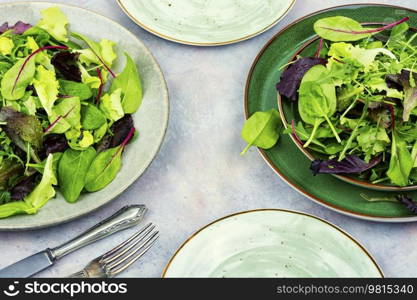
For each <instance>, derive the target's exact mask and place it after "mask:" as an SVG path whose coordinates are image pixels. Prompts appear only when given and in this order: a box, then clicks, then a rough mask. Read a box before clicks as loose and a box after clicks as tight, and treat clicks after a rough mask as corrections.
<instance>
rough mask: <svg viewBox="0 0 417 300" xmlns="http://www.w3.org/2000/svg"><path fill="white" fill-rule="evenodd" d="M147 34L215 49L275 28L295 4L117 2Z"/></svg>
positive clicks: (266, 0)
mask: <svg viewBox="0 0 417 300" xmlns="http://www.w3.org/2000/svg"><path fill="white" fill-rule="evenodd" d="M117 2H118V3H119V5H120V7H121V8H122V9H123V10H124V12H125V13H126V14H127V15H128V16H129V17H130V18H131V19H132V20H133V21H134V22H136V23H137V24H138V25H139V26H141V27H142V28H144V29H145V30H148V31H149V32H151V33H153V34H155V35H157V36H159V37H162V38H165V39H167V40H171V41H174V42H178V43H183V44H189V45H197V46H215V45H224V44H231V43H235V42H239V41H243V40H246V39H249V38H251V37H253V36H255V35H258V34H260V33H262V32H264V31H265V30H268V29H269V28H271V27H272V26H274V25H275V24H276V23H277V22H278V21H279V20H280V19H281V18H282V17H283V16H285V14H286V13H287V12H288V11H289V10H290V9H291V7H292V6H293V5H294V2H295V0H273V1H272V0H152V1H149V0H117Z"/></svg>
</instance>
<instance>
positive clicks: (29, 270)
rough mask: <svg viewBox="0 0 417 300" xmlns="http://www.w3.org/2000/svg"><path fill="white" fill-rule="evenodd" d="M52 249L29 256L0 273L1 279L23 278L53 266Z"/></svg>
mask: <svg viewBox="0 0 417 300" xmlns="http://www.w3.org/2000/svg"><path fill="white" fill-rule="evenodd" d="M54 262H55V260H54V259H53V258H52V257H51V255H50V249H46V250H44V251H42V252H39V253H36V254H33V255H31V256H28V257H26V258H24V259H22V260H20V261H18V262H16V263H14V264H13V265H10V266H8V267H6V268H4V269H2V270H1V271H0V278H23V277H28V276H30V275H32V274H36V273H38V272H40V271H43V270H45V269H46V268H48V267H49V266H51V265H53V264H54Z"/></svg>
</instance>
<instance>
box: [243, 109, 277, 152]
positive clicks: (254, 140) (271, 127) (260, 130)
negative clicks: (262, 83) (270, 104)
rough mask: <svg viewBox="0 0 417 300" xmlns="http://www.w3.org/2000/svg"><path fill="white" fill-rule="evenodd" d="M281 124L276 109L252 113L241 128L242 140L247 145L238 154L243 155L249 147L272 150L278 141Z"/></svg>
mask: <svg viewBox="0 0 417 300" xmlns="http://www.w3.org/2000/svg"><path fill="white" fill-rule="evenodd" d="M281 127H282V123H281V119H280V117H279V114H278V112H277V110H276V109H270V110H268V111H265V112H262V111H258V112H256V113H254V114H253V115H252V116H251V117H250V118H249V119H248V120H246V122H245V124H244V125H243V128H242V138H243V139H244V140H245V141H246V142H247V143H248V145H247V146H246V148H245V149H243V151H242V152H241V153H240V155H244V154H245V153H246V152H247V151H248V150H249V148H250V147H252V146H256V147H259V148H263V149H269V148H272V147H273V146H274V145H275V144H276V143H277V141H278V139H279V134H280V131H281Z"/></svg>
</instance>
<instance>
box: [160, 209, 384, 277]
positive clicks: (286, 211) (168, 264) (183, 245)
mask: <svg viewBox="0 0 417 300" xmlns="http://www.w3.org/2000/svg"><path fill="white" fill-rule="evenodd" d="M262 211H270V212H271V211H275V212H277V211H278V212H285V213H291V214H295V215H301V216H305V217H310V218H313V219H315V220H318V221H321V222H322V223H324V224H326V225H328V226H330V227H333V228H334V229H336V230H337V231H339V232H340V233H341V234H343V235H344V236H346V237H347V238H349V239H350V240H351V241H352V242H354V243H355V244H356V245H357V246H358V247H359V248H360V249H361V250H362V251H363V253H364V254H365V255H366V256H367V257H368V258H369V259H370V260H371V261H372V263H373V264H374V265H375V267H376V269H377V270H378V273H379V274H380V275H381V278H384V277H385V276H384V273H383V272H382V269H381V268H380V266H379V265H378V263H377V262H376V260H375V259H374V258H373V256H372V255H371V254H370V253H369V251H368V250H367V249H366V248H365V247H364V246H362V244H361V243H359V242H358V241H357V240H356V239H355V238H354V237H352V236H351V235H350V234H349V233H347V232H346V231H344V230H343V229H341V228H340V227H338V226H336V225H334V224H332V223H330V222H329V221H326V220H324V219H322V218H319V217H316V216H314V215H310V214H307V213H304V212H300V211H295V210H288V209H279V208H261V209H252V210H246V211H241V212H238V213H234V214H230V215H227V216H224V217H221V218H219V219H216V220H215V221H213V222H211V223H209V224H207V225H205V226H203V227H202V228H200V229H199V230H197V231H196V232H194V233H193V234H192V235H191V236H190V237H188V238H187V239H186V240H185V241H184V242H183V243H182V244H181V246H180V247H179V248H178V249H177V250H176V251H175V253H174V255H173V256H172V257H171V258H170V260H169V261H168V263H167V264H166V266H165V268H164V270H163V271H162V275H161V277H162V278H166V277H165V275H166V273H167V272H168V269H169V267H170V266H171V263H172V262H173V261H174V259H175V258H176V256H177V255H178V254H179V253H180V252H181V250H182V249H183V248H184V247H185V246H186V245H187V244H188V243H189V242H190V241H191V240H192V239H193V238H194V237H196V236H197V235H198V234H199V233H201V232H202V231H203V230H205V229H207V228H208V227H210V226H212V225H214V224H216V223H218V222H220V221H223V220H225V219H228V218H232V217H236V216H238V215H243V214H247V213H253V212H262Z"/></svg>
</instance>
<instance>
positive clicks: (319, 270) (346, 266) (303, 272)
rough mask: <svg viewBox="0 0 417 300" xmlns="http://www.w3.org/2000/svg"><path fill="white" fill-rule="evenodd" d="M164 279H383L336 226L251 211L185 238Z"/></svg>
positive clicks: (304, 216)
mask: <svg viewBox="0 0 417 300" xmlns="http://www.w3.org/2000/svg"><path fill="white" fill-rule="evenodd" d="M162 276H163V277H313V278H314V277H383V274H382V272H381V270H380V268H379V267H378V265H377V264H376V262H375V260H374V259H373V258H372V257H371V255H370V254H369V253H368V252H367V251H366V250H365V248H363V247H362V246H361V245H360V244H359V243H358V242H357V241H355V240H354V239H353V238H352V237H351V236H350V235H348V234H347V233H346V232H344V231H342V230H341V229H339V228H337V227H336V226H334V225H332V224H330V223H328V222H326V221H324V220H322V219H319V218H317V217H314V216H311V215H307V214H304V213H300V212H294V211H286V210H273V209H265V210H255V211H248V212H242V213H238V214H234V215H231V216H227V217H225V218H222V219H219V220H217V221H215V222H213V223H211V224H209V225H207V226H205V227H204V228H202V229H201V230H199V231H198V232H197V233H195V234H194V235H193V236H192V237H190V238H189V239H188V240H187V241H186V242H185V243H184V244H183V245H182V246H181V247H180V248H179V249H178V251H177V252H176V253H175V254H174V256H173V257H172V258H171V260H170V261H169V263H168V265H167V266H166V268H165V270H164V273H163V275H162Z"/></svg>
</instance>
